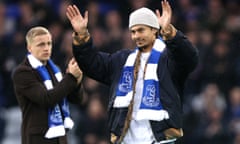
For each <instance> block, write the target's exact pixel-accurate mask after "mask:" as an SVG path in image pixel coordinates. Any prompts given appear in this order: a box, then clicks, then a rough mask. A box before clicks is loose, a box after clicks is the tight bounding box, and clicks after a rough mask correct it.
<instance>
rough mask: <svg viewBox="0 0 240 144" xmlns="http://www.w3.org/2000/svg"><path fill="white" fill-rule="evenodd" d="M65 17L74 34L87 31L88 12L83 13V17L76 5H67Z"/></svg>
mask: <svg viewBox="0 0 240 144" xmlns="http://www.w3.org/2000/svg"><path fill="white" fill-rule="evenodd" d="M66 15H67V17H68V19H69V21H70V22H71V24H72V27H73V30H74V31H75V32H78V33H85V32H86V31H87V24H88V11H86V12H85V14H84V17H83V16H82V15H81V13H80V11H79V9H78V8H77V6H76V5H69V6H68V7H67V11H66Z"/></svg>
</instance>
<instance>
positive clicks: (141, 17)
mask: <svg viewBox="0 0 240 144" xmlns="http://www.w3.org/2000/svg"><path fill="white" fill-rule="evenodd" d="M137 24H143V25H147V26H150V27H153V28H156V29H159V27H160V26H159V23H158V19H157V16H156V15H155V13H154V12H153V11H152V10H150V9H148V8H145V7H143V8H140V9H137V10H135V11H134V12H132V13H131V14H130V17H129V28H131V27H132V26H134V25H137Z"/></svg>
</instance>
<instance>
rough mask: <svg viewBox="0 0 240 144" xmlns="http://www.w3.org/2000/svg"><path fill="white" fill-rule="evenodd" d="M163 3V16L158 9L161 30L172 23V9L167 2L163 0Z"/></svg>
mask: <svg viewBox="0 0 240 144" xmlns="http://www.w3.org/2000/svg"><path fill="white" fill-rule="evenodd" d="M161 3H162V15H161V14H160V12H159V10H158V9H157V10H156V15H157V18H158V22H159V25H160V26H161V28H162V29H166V28H167V27H168V26H169V24H170V23H171V18H172V9H171V7H170V4H169V3H168V1H167V0H163V1H162V2H161Z"/></svg>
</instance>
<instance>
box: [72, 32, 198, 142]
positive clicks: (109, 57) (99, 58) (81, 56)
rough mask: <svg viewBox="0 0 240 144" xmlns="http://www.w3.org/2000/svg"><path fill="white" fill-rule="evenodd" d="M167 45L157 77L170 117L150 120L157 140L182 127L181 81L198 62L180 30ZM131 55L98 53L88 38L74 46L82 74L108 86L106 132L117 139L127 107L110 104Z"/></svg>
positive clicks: (194, 52)
mask: <svg viewBox="0 0 240 144" xmlns="http://www.w3.org/2000/svg"><path fill="white" fill-rule="evenodd" d="M166 45H167V48H166V49H165V50H164V52H163V53H162V55H161V57H160V59H159V62H158V78H159V85H160V95H161V99H160V100H161V103H162V105H163V108H164V109H165V110H167V111H168V113H169V117H170V118H169V119H168V120H163V121H160V122H157V121H150V123H151V127H152V130H153V134H154V136H155V138H156V140H157V141H160V140H162V139H164V138H163V133H162V132H163V131H164V130H165V129H167V128H171V127H173V128H181V127H182V96H183V88H184V82H185V80H186V78H187V76H188V75H189V73H190V72H191V71H193V69H194V68H195V66H196V65H197V62H198V52H197V49H196V48H195V47H193V46H192V45H191V43H190V42H189V41H188V40H187V38H186V37H185V36H184V35H183V34H182V33H181V32H180V31H178V32H177V34H176V36H175V37H174V38H173V39H172V40H169V41H166ZM131 52H132V51H131V50H121V51H118V52H116V53H114V54H107V53H102V52H98V51H97V49H96V48H94V46H93V45H92V40H91V39H90V40H89V41H88V42H87V43H86V44H84V45H81V46H76V45H73V53H74V56H75V58H76V60H77V62H78V64H79V66H80V68H81V69H82V71H83V72H84V74H85V75H87V76H89V77H91V78H93V79H95V80H97V81H99V82H102V83H104V84H106V85H108V86H110V101H109V105H108V112H109V129H110V132H112V133H114V134H115V135H117V136H119V135H120V134H121V131H122V128H123V125H124V121H125V117H126V114H127V108H113V107H112V105H113V102H114V99H115V91H116V87H117V85H118V81H119V78H120V74H121V72H122V68H123V66H124V64H125V61H126V59H127V57H128V55H129V54H130V53H131Z"/></svg>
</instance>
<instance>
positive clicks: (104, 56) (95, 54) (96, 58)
mask: <svg viewBox="0 0 240 144" xmlns="http://www.w3.org/2000/svg"><path fill="white" fill-rule="evenodd" d="M73 54H74V57H75V59H76V61H77V62H78V65H79V67H80V68H81V70H82V71H83V73H84V74H85V75H87V76H89V77H91V78H93V79H95V80H97V81H100V82H102V83H104V84H109V82H110V78H109V77H110V75H111V74H110V70H109V67H110V65H111V61H112V60H111V59H112V58H111V55H110V54H108V53H103V52H99V51H98V50H97V49H96V48H95V47H94V46H93V45H92V39H90V40H89V41H88V42H87V43H85V44H83V45H80V46H77V45H73Z"/></svg>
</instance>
